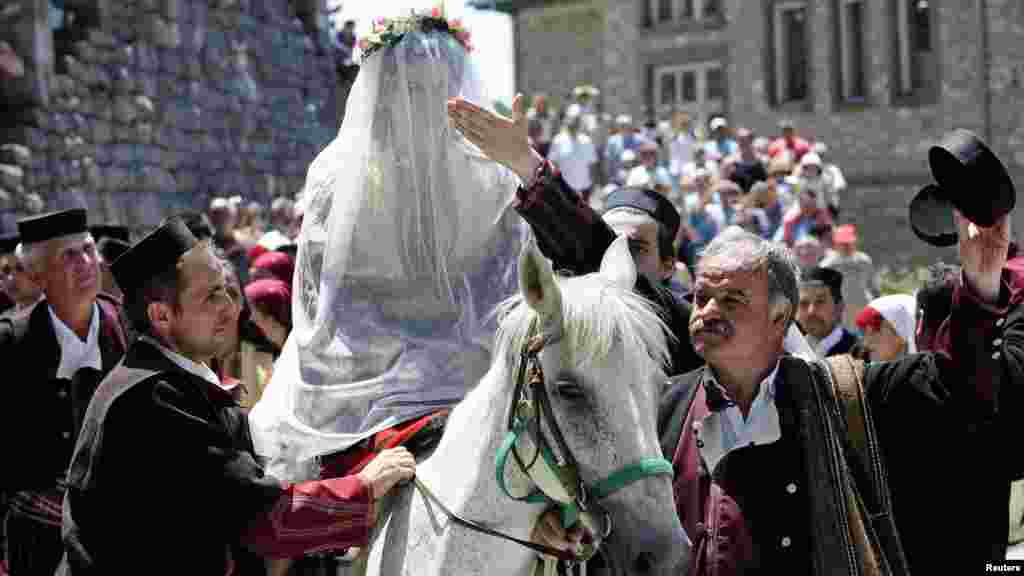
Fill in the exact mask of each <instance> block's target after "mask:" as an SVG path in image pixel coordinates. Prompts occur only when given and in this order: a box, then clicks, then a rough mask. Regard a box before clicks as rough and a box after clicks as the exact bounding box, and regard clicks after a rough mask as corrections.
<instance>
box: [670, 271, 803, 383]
mask: <svg viewBox="0 0 1024 576" xmlns="http://www.w3.org/2000/svg"><path fill="white" fill-rule="evenodd" d="M729 260H730V259H729V258H728V257H726V256H717V257H710V258H705V259H704V260H701V262H700V264H699V266H698V268H697V281H696V283H695V286H694V309H693V314H691V316H690V337H691V339H692V340H693V347H694V349H695V350H696V351H697V353H698V354H700V355H701V356H703V357H704V359H705V360H706V361H707V362H708V363H709V364H712V365H714V364H716V363H722V362H745V361H749V359H750V358H757V357H761V356H763V355H764V353H765V348H766V347H772V346H776V344H777V342H776V341H775V340H776V339H775V338H774V336H778V337H779V338H781V336H782V331H783V330H784V327H783V326H782V325H783V323H782V322H773V321H772V317H771V306H770V303H769V299H768V294H769V290H768V274H767V272H765V271H764V270H758V271H753V272H745V271H735V270H733V269H731V265H732V264H733V262H730V261H729Z"/></svg>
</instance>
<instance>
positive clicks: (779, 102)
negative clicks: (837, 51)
mask: <svg viewBox="0 0 1024 576" xmlns="http://www.w3.org/2000/svg"><path fill="white" fill-rule="evenodd" d="M797 10H802V11H803V12H804V30H805V38H804V41H805V43H806V42H807V37H808V34H809V32H810V31H809V28H810V23H809V22H808V19H809V18H810V16H811V14H810V10H808V4H807V2H806V1H805V0H786V1H783V2H775V3H773V5H772V15H771V16H772V31H773V32H772V48H773V55H772V60H773V61H772V77H773V80H774V88H775V90H774V92H775V93H774V94H773V95H772V96H773V97H774V100H775V104H776V106H787V105H792V104H793V103H795V102H807V101H808V99H809V98H810V93H811V86H810V81H811V80H810V56H809V54H808V58H807V60H806V63H805V66H806V68H807V70H805V75H806V77H807V83H808V86H807V88H806V93H805V94H804V96H803V98H789V97H788V94H787V92H788V89H789V74H788V71H789V66H788V62H786V60H787V58H786V57H787V56H788V51H787V50H786V49H785V44H786V34H784V32H783V26H782V23H783V17H784V15H785V13H786V12H793V11H797ZM805 49H806V50H809V49H810V48H809V47H805Z"/></svg>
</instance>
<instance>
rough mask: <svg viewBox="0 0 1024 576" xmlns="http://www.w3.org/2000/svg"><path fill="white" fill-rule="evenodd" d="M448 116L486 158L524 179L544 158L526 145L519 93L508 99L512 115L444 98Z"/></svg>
mask: <svg viewBox="0 0 1024 576" xmlns="http://www.w3.org/2000/svg"><path fill="white" fill-rule="evenodd" d="M448 116H449V118H451V120H452V124H453V125H454V126H455V128H456V129H457V130H458V131H459V132H460V133H462V135H463V136H465V137H466V139H467V140H469V141H470V142H472V143H473V144H474V145H476V147H477V148H479V149H480V150H481V151H482V152H483V153H484V154H486V155H487V157H488V158H490V159H491V160H494V161H495V162H497V163H499V164H502V165H504V166H506V167H508V168H509V169H510V170H512V171H513V172H515V173H516V174H517V175H518V176H519V177H520V178H521V179H522V180H523V181H524V182H528V181H529V180H530V179H531V178H532V177H533V174H534V172H536V170H537V167H538V166H539V165H540V164H541V162H543V161H544V159H543V158H541V157H540V155H539V154H537V152H536V151H534V150H533V148H532V147H531V146H530V138H529V136H528V135H527V126H528V123H529V122H528V120H527V119H526V114H524V113H523V95H522V94H517V95H516V97H515V100H513V101H512V118H507V117H505V116H502V115H500V114H495V113H494V112H491V111H490V110H486V109H484V108H481V107H480V106H477V105H476V104H473V103H472V102H470V101H468V100H465V99H463V98H450V99H449V100H448Z"/></svg>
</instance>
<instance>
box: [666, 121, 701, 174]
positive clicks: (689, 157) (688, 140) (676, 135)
mask: <svg viewBox="0 0 1024 576" xmlns="http://www.w3.org/2000/svg"><path fill="white" fill-rule="evenodd" d="M695 148H697V139H696V138H694V136H693V128H692V126H691V123H690V115H689V114H687V113H686V112H676V113H675V114H674V115H673V116H672V137H671V139H670V140H669V144H668V152H669V153H668V158H669V160H668V173H669V174H670V175H671V176H672V178H673V180H675V181H676V182H678V181H679V179H680V177H682V175H683V166H686V165H687V164H690V163H692V162H693V153H694V149H695Z"/></svg>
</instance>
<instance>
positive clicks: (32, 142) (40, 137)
mask: <svg viewBox="0 0 1024 576" xmlns="http://www.w3.org/2000/svg"><path fill="white" fill-rule="evenodd" d="M24 134H25V145H26V146H28V147H29V149H31V150H33V151H35V152H39V151H40V150H46V149H47V147H48V144H49V142H48V140H47V138H46V132H44V131H43V130H41V129H39V128H35V127H32V126H26V127H25V128H24Z"/></svg>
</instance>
